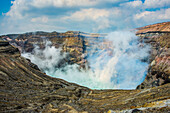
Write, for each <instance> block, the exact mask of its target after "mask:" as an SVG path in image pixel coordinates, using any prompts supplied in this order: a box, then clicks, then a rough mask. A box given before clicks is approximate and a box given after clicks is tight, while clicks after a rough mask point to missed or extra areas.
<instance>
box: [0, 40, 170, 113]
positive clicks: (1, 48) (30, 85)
mask: <svg viewBox="0 0 170 113" xmlns="http://www.w3.org/2000/svg"><path fill="white" fill-rule="evenodd" d="M169 88H170V84H165V85H162V86H159V87H155V88H149V89H144V90H91V89H89V88H86V87H83V86H79V85H77V84H73V83H69V82H66V81H64V80H62V79H58V78H52V77H50V76H48V75H46V74H44V73H42V72H41V71H39V69H38V67H37V66H36V65H35V64H32V63H31V62H30V61H29V60H27V59H25V58H23V57H21V55H20V54H19V50H18V49H17V48H15V47H13V46H11V45H10V44H9V43H8V42H5V41H0V112H23V113H28V112H34V113H38V112H42V113H58V112H59V113H78V112H80V113H88V112H89V113H91V112H96V113H99V112H108V113H110V112H118V113H120V112H127V111H128V112H137V111H138V112H142V111H143V112H165V113H167V112H168V111H170V108H169V99H170V95H169V94H170V90H169Z"/></svg>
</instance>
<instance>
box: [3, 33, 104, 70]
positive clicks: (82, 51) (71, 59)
mask: <svg viewBox="0 0 170 113" xmlns="http://www.w3.org/2000/svg"><path fill="white" fill-rule="evenodd" d="M104 36H105V34H93V33H84V32H78V31H68V32H65V33H58V32H51V33H48V32H41V31H39V32H30V33H25V34H9V35H3V36H1V37H0V38H1V39H3V40H6V41H9V42H10V44H12V45H13V46H15V47H17V48H18V49H19V50H20V52H32V51H33V49H34V48H35V45H37V46H39V47H40V49H44V48H45V41H44V40H48V41H50V42H51V43H52V46H55V47H56V48H59V47H61V48H62V52H67V53H68V55H67V58H65V59H64V62H62V63H61V65H64V64H65V63H67V64H74V63H76V64H78V65H80V66H81V67H85V64H86V63H87V59H86V56H87V50H89V47H90V46H91V45H93V44H96V45H101V44H99V41H96V40H97V39H99V38H102V37H104ZM89 42H90V43H89ZM105 44H107V43H105ZM59 65H60V64H59Z"/></svg>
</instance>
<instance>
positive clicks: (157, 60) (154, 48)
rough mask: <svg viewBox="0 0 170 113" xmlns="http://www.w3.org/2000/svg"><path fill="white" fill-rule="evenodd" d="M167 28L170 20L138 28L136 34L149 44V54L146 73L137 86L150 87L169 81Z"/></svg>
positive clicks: (169, 40) (169, 48)
mask: <svg viewBox="0 0 170 113" xmlns="http://www.w3.org/2000/svg"><path fill="white" fill-rule="evenodd" d="M155 27H157V28H159V29H156V28H155ZM169 28H170V22H167V23H160V24H156V25H149V26H146V27H142V28H139V31H138V32H137V33H138V34H137V36H139V37H140V38H141V39H142V40H144V41H145V43H148V44H150V45H151V55H150V59H149V61H150V65H149V69H148V74H147V76H146V78H145V80H144V82H143V83H142V84H141V85H139V86H138V87H137V88H141V89H143V88H150V87H154V86H160V85H163V84H167V83H170V29H169ZM155 29H156V30H155Z"/></svg>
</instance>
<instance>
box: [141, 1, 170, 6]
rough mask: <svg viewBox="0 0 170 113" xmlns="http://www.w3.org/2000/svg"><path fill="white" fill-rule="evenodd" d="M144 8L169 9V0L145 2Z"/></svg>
mask: <svg viewBox="0 0 170 113" xmlns="http://www.w3.org/2000/svg"><path fill="white" fill-rule="evenodd" d="M144 6H145V7H146V8H162V7H167V6H168V7H170V0H145V3H144Z"/></svg>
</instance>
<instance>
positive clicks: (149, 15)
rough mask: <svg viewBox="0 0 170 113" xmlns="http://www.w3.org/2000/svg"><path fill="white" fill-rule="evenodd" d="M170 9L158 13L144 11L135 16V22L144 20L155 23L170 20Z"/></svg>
mask: <svg viewBox="0 0 170 113" xmlns="http://www.w3.org/2000/svg"><path fill="white" fill-rule="evenodd" d="M169 12H170V8H168V9H162V10H158V11H144V12H142V13H139V14H136V15H135V16H134V19H135V20H144V21H146V22H154V21H158V20H168V19H170V13H169Z"/></svg>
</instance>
